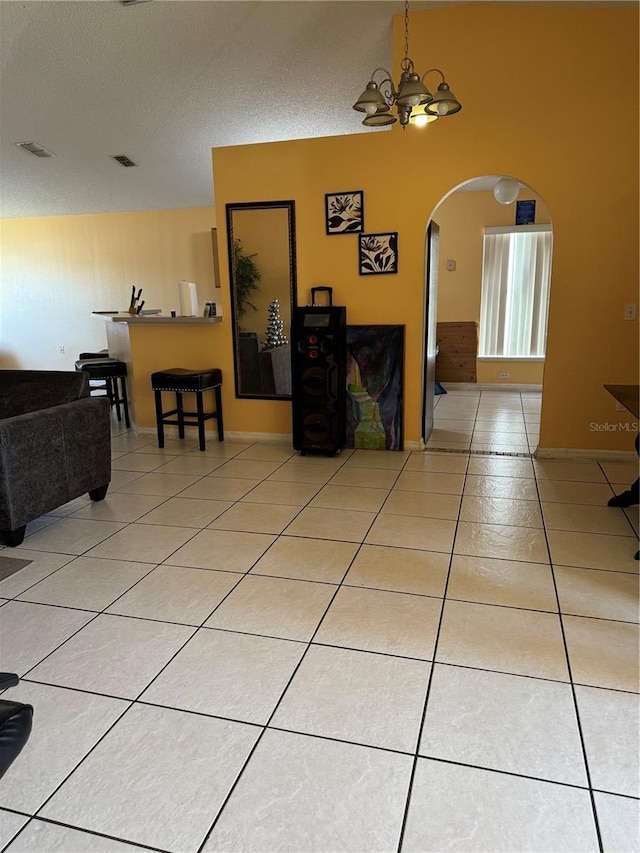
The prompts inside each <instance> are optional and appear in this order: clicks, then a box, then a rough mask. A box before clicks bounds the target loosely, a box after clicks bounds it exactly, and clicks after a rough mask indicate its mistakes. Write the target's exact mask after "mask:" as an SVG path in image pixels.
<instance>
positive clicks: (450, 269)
mask: <svg viewBox="0 0 640 853" xmlns="http://www.w3.org/2000/svg"><path fill="white" fill-rule="evenodd" d="M455 271H456V262H455V261H454V260H449V261H447V272H455Z"/></svg>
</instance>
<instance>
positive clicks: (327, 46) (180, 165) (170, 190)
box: [0, 0, 584, 217]
mask: <svg viewBox="0 0 640 853" xmlns="http://www.w3.org/2000/svg"><path fill="white" fill-rule="evenodd" d="M448 2H457V0H448ZM554 2H556V0H554ZM583 2H584V0H583ZM429 5H442V3H441V2H437V3H436V2H412V3H411V10H414V11H416V10H420V9H424V8H427V7H428V6H429ZM403 8H404V3H403V2H402V0H373V1H372V2H370V1H369V0H274V1H273V2H272V0H221V2H219V0H204V1H203V0H152V2H141V3H138V4H132V5H124V4H123V3H121V2H119V0H82V1H81V2H76V0H53V1H52V0H45V2H42V0H29V2H16V0H0V57H1V59H0V63H1V64H0V71H1V76H0V178H1V180H0V216H3V217H19V216H46V215H59V214H76V213H100V212H108V211H124V210H149V209H162V208H175V207H198V206H209V205H211V204H212V201H213V187H212V175H211V148H213V147H217V146H224V145H237V144H241V143H250V142H268V141H275V140H284V139H296V138H304V137H314V136H332V135H337V134H345V133H358V132H364V133H380V132H386V131H385V130H367V129H365V128H363V127H362V125H361V124H360V117H359V116H358V114H357V113H355V112H354V111H353V110H352V109H351V105H352V104H353V102H354V101H355V100H356V98H357V96H358V95H359V94H360V92H361V91H362V89H363V88H364V85H365V83H366V81H367V79H368V75H369V73H370V72H371V71H372V70H373V69H374V68H375V67H377V66H380V65H383V66H386V67H389V66H390V64H391V30H392V17H393V15H394V14H397V13H402V11H403ZM19 142H36V143H38V144H39V145H41V146H42V147H43V148H45V149H48V150H49V151H51V152H53V153H54V154H55V156H54V157H50V158H38V157H36V156H34V155H33V154H29V153H27V152H25V151H23V150H21V149H20V148H18V147H17V145H16V143H19ZM113 155H126V156H127V157H129V158H130V159H131V160H132V161H133V162H134V163H135V164H136V167H135V168H124V167H123V166H121V165H119V164H118V163H116V162H115V161H114V160H113V159H111V158H112V156H113Z"/></svg>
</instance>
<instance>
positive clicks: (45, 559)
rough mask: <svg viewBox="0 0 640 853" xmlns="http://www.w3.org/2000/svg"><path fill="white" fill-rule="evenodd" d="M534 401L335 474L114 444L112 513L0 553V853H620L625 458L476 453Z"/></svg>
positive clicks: (281, 450)
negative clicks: (5, 702) (11, 743)
mask: <svg viewBox="0 0 640 853" xmlns="http://www.w3.org/2000/svg"><path fill="white" fill-rule="evenodd" d="M538 410H539V397H537V396H536V395H530V394H529V395H519V394H502V395H496V394H486V393H484V392H482V393H475V394H464V393H459V394H456V393H451V394H449V395H447V396H446V397H444V398H440V399H439V400H438V404H437V408H436V430H435V432H434V436H433V438H432V441H431V444H430V447H432V448H433V447H440V448H441V450H440V452H438V451H437V450H435V451H434V450H428V451H427V452H423V453H380V452H368V451H361V450H358V451H355V452H353V451H344V452H343V453H342V454H341V455H340V456H339V457H337V458H332V459H328V458H324V457H311V456H307V457H304V458H303V457H300V456H298V455H296V454H295V453H294V452H293V451H291V450H290V449H289V448H287V447H284V446H278V445H273V444H251V445H246V444H240V443H237V442H233V441H227V442H225V443H224V444H217V443H215V442H213V441H210V442H209V443H208V445H207V451H206V452H205V453H200V452H199V451H198V450H197V449H196V442H195V440H192V439H187V440H186V441H185V442H178V441H176V440H170V441H168V442H167V446H166V447H165V448H164V449H163V450H159V449H158V448H157V446H156V444H155V440H154V437H153V436H151V435H139V436H136V435H134V434H132V433H121V434H116V435H115V436H114V439H113V456H114V460H113V482H112V486H111V489H110V491H109V493H108V495H107V499H106V500H105V501H104V502H102V503H98V504H92V503H90V502H89V501H88V499H86V498H80V499H78V500H75V501H73V502H72V503H70V504H68V505H66V506H64V507H62V508H60V509H59V510H57V511H56V512H55V513H52V514H50V515H47V516H46V517H43V518H41V519H39V520H38V521H37V522H35V523H33V524H31V525H29V528H28V535H27V537H26V539H25V542H24V545H23V546H21V547H20V548H18V549H4V550H3V554H5V556H9V557H10V556H11V555H15V556H16V557H18V556H19V557H23V558H27V559H30V560H32V561H33V562H32V563H31V565H29V566H27V567H26V568H24V569H23V570H21V571H20V572H18V573H16V574H14V575H12V576H11V577H9V578H7V579H6V580H4V581H3V582H2V583H0V631H1V634H0V636H1V638H2V663H1V666H2V669H5V670H9V671H17V672H18V673H19V674H20V676H21V682H20V684H19V686H18V687H16V688H13V689H11V690H10V691H7V693H6V694H5V695H6V696H7V697H13V698H16V699H19V700H22V701H27V702H30V703H32V704H33V705H34V707H35V718H34V730H33V733H32V736H31V739H30V741H29V743H28V744H27V746H26V747H25V749H24V751H23V752H22V754H21V755H20V757H19V759H18V760H17V761H16V762H15V763H14V765H13V766H12V768H11V769H10V770H9V772H8V773H7V775H6V776H5V777H4V779H3V780H2V782H1V783H0V850H5V851H7V853H43V851H61V853H101V851H121V853H126V851H133V850H143V849H144V850H149V849H151V850H159V851H170V853H197V851H203V853H212V851H227V853H233V852H234V851H256V853H258V851H259V853H270V851H274V853H275V851H278V853H279V851H291V853H325V851H326V852H327V853H328V852H329V851H331V853H338V852H339V851H366V853H374V851H381V853H386V851H398V850H401V851H443V850H466V851H483V853H484V851H509V853H511V851H517V850H528V851H535V853H538V851H579V853H582V851H596V850H598V849H603V850H604V851H606V853H610V852H611V853H613V851H616V853H627V851H635V850H638V846H639V842H638V805H639V799H638V798H639V797H640V790H639V785H638V692H639V686H638V563H637V562H635V561H634V559H633V555H634V552H635V550H636V549H637V529H638V520H637V515H638V514H637V508H635V509H634V510H628V511H623V510H620V509H611V508H608V507H606V502H607V499H608V498H609V497H610V496H611V495H612V494H614V493H615V492H617V491H621V490H623V489H624V488H627V487H628V485H629V483H630V482H631V481H632V480H633V479H634V478H635V476H636V474H637V471H636V466H635V465H633V464H623V463H608V462H602V463H598V462H595V461H594V462H584V461H580V462H570V461H550V460H544V461H536V460H535V459H532V458H531V457H527V456H500V455H487V454H479V453H477V452H474V451H481V450H489V451H491V452H492V453H496V454H497V453H529V450H530V448H531V447H532V446H535V442H536V441H537V435H536V429H537V418H538V417H539V415H538V414H537V413H538ZM451 451H461V452H451ZM469 451H471V452H469Z"/></svg>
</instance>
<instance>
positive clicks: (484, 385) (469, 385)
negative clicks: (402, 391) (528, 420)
mask: <svg viewBox="0 0 640 853" xmlns="http://www.w3.org/2000/svg"><path fill="white" fill-rule="evenodd" d="M440 385H442V387H443V388H444V389H445V391H449V390H451V391H521V392H522V393H525V394H526V393H527V391H528V392H530V393H532V394H541V393H542V385H516V384H513V385H511V384H508V383H507V382H504V383H503V382H500V383H499V384H498V383H495V384H494V383H491V382H441V383H440ZM438 396H440V395H438Z"/></svg>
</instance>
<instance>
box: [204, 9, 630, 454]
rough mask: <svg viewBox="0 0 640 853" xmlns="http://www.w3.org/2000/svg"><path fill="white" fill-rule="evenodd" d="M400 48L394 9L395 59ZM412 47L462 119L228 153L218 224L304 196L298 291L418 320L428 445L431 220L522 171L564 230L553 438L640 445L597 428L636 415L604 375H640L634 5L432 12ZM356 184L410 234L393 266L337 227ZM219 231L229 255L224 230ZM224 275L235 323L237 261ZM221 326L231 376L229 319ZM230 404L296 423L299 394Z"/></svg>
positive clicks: (547, 397)
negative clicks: (364, 269) (293, 398)
mask: <svg viewBox="0 0 640 853" xmlns="http://www.w3.org/2000/svg"><path fill="white" fill-rule="evenodd" d="M434 33H437V38H434V36H433V34H434ZM402 43H403V26H402V20H401V19H398V18H396V19H395V21H394V55H395V57H396V61H395V62H394V69H397V67H398V64H399V58H400V56H401V51H402ZM410 52H411V54H412V58H413V59H414V61H415V62H416V65H417V67H418V68H419V69H423V68H426V67H431V66H437V67H441V68H443V69H444V70H445V71H446V73H447V78H448V81H449V84H450V86H451V88H452V90H453V91H454V92H455V93H456V95H457V96H458V97H459V98H460V99H461V101H462V102H463V110H462V112H461V113H460V114H459V115H457V116H453V117H450V118H445V119H441V120H439V121H437V122H435V123H433V124H431V125H429V126H428V127H426V128H423V129H416V128H409V129H407V130H406V131H403V130H402V129H400V128H399V126H398V125H395V126H394V127H393V128H392V129H391V130H390V131H366V132H364V133H354V135H352V136H351V135H350V136H340V137H327V138H322V139H311V140H296V141H291V142H281V143H269V144H265V145H251V146H248V145H247V146H237V147H233V148H219V149H215V150H214V152H213V169H214V183H215V194H216V210H217V221H218V223H224V205H225V203H227V202H238V201H260V200H269V199H277V198H293V199H295V202H296V230H297V256H298V293H299V300H300V302H304V301H306V300H307V299H308V294H309V289H310V288H311V287H313V286H314V285H320V284H329V285H332V286H333V287H334V296H335V301H336V302H337V303H342V304H346V305H347V306H348V321H349V322H350V323H404V324H405V325H406V350H405V439H406V440H417V439H418V438H419V433H420V413H421V405H422V401H421V390H420V387H421V371H422V368H421V362H422V335H423V287H424V246H425V231H426V226H427V222H428V220H429V217H430V216H431V214H432V211H433V210H434V209H435V208H436V206H437V204H438V202H439V201H440V199H442V198H443V196H445V195H446V193H447V192H448V191H449V190H451V189H452V188H453V187H455V186H458V185H459V184H461V183H463V182H464V181H466V180H468V179H470V178H473V177H476V176H479V175H487V174H504V175H508V176H511V177H515V178H518V179H519V180H521V181H522V182H523V183H525V184H527V185H528V186H531V187H533V188H534V189H535V190H536V192H537V193H538V194H539V196H540V197H541V198H542V199H544V202H545V204H546V206H547V208H548V210H549V213H550V216H551V219H552V221H553V226H554V263H553V277H552V286H551V303H550V314H549V335H548V348H547V360H546V365H545V372H544V394H543V409H542V426H541V439H540V444H541V446H542V447H547V448H593V449H620V450H628V449H629V441H628V434H626V433H615V432H597V431H593V430H592V429H591V428H590V424H591V423H593V422H604V421H607V420H608V421H611V420H612V419H613V418H614V417H615V419H616V420H624V419H625V418H626V415H624V414H623V413H619V412H616V411H615V404H614V403H613V400H612V399H611V398H610V397H609V395H608V394H607V393H606V392H605V391H604V389H603V387H602V386H603V384H604V383H607V382H615V383H636V382H637V381H638V321H637V320H636V321H624V320H623V307H624V304H625V303H626V302H637V301H638V10H637V9H636V8H634V7H601V6H598V7H593V8H591V7H585V6H580V7H568V6H557V7H556V6H552V5H542V6H530V5H523V4H518V5H507V4H464V5H456V6H450V7H441V8H434V9H430V10H428V11H425V12H418V13H413V14H412V15H411V23H410ZM369 70H370V69H363V74H364V75H365V76H366V74H367V72H368V71H369ZM612 81H615V85H612ZM429 82H432V81H431V78H429ZM435 83H436V84H437V79H436V80H435ZM357 94H358V93H357V92H354V99H355V97H356V96H357ZM598 104H600V105H602V104H606V109H600V110H597V109H596V105H598ZM345 109H350V104H349V103H346V104H345ZM353 117H354V131H357V130H359V129H360V128H359V126H358V115H357V114H356V113H353ZM354 189H362V190H364V219H365V230H366V231H367V232H378V231H387V230H388V231H398V232H399V264H398V274H397V275H395V276H375V277H361V276H359V275H358V259H357V237H356V236H352V235H349V236H345V235H339V236H326V235H325V227H324V194H325V193H327V192H340V191H345V190H354ZM218 238H219V244H220V246H221V249H222V251H225V252H226V235H225V230H224V226H223V227H219V230H218ZM222 279H223V309H224V313H225V315H227V316H228V314H229V305H228V272H227V270H226V268H225V265H224V264H223V265H222ZM225 301H226V304H224V303H225ZM221 332H222V333H223V335H224V336H227V340H226V341H224V342H223V349H224V351H225V353H226V354H227V355H226V365H223V366H226V368H227V369H228V370H230V369H231V367H232V363H231V340H230V334H231V332H230V328H229V326H228V324H225V327H224V328H223V329H221ZM228 409H229V410H230V411H227V412H226V414H227V416H228V418H230V419H231V421H232V423H233V427H231V424H230V428H233V429H239V430H256V429H260V430H265V431H272V432H285V431H288V430H289V428H290V420H289V418H290V407H289V404H288V403H282V402H270V401H246V400H244V401H243V400H234V401H230V405H229V407H228Z"/></svg>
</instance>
